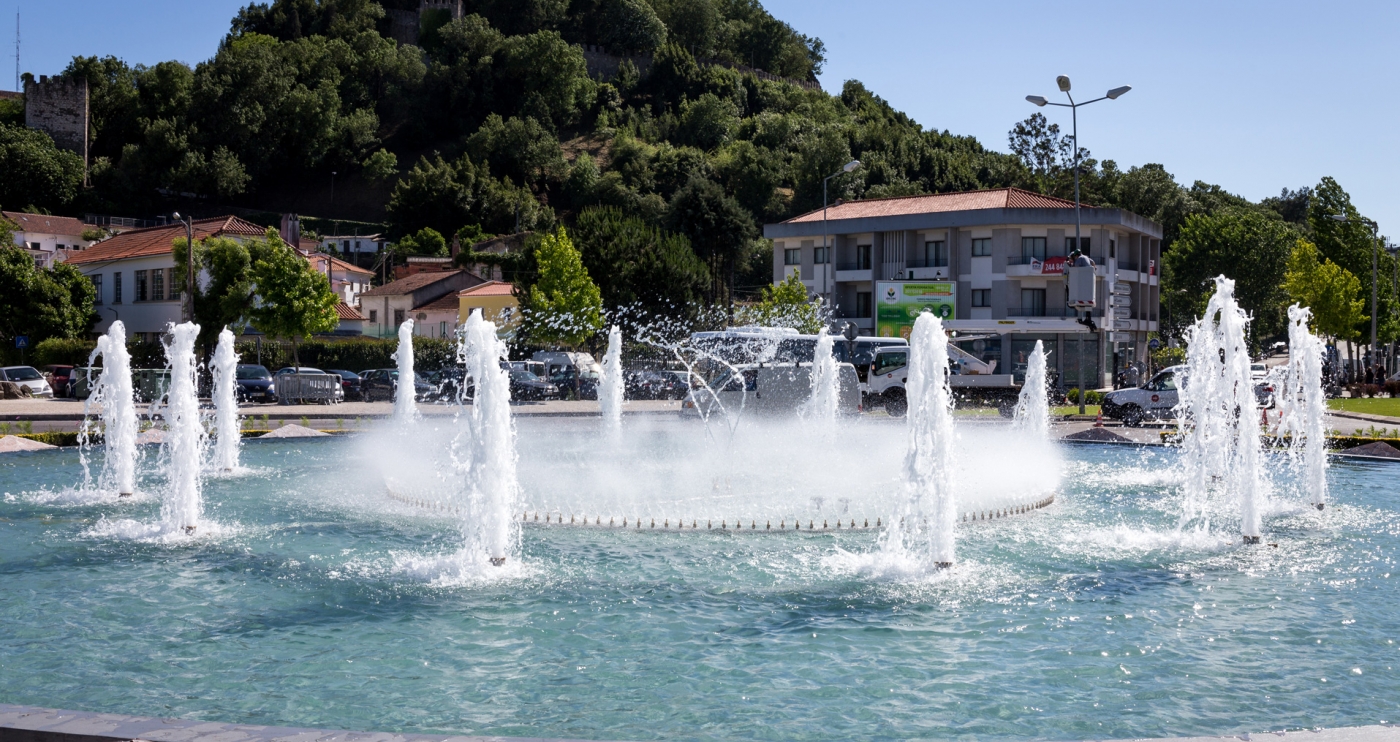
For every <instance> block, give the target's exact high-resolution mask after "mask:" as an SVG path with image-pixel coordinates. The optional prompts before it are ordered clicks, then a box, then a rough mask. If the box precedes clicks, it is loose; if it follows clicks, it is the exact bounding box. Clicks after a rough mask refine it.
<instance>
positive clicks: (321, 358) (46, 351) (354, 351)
mask: <svg viewBox="0 0 1400 742" xmlns="http://www.w3.org/2000/svg"><path fill="white" fill-rule="evenodd" d="M96 347H97V343H95V342H94V341H92V340H62V339H58V338H49V339H48V340H44V341H43V342H40V343H39V344H38V345H36V346H34V365H35V366H37V367H39V368H43V367H44V366H47V365H51V364H52V365H67V366H86V365H87V362H88V358H89V357H90V356H91V355H92V351H93V348H96ZM398 347H399V341H398V340H397V339H395V338H347V339H344V340H308V341H306V342H304V343H301V345H300V346H299V348H298V355H299V356H300V357H301V364H302V365H303V366H311V367H312V368H320V369H331V368H337V369H345V370H347V371H354V372H356V373H358V372H361V371H367V370H369V369H372V368H391V367H393V366H394V365H395V363H394V358H393V356H394V352H395V351H397V350H398ZM234 348H235V349H236V350H237V351H238V355H239V360H240V362H242V363H257V362H258V357H259V353H258V343H257V341H256V340H246V339H245V340H240V341H239V342H237V343H236V344H235V345H234ZM127 351H128V352H129V353H131V367H132V368H165V348H164V347H163V346H162V345H161V344H160V343H159V342H140V341H136V340H132V341H130V342H128V343H127ZM456 362H457V344H456V343H455V342H454V341H452V340H442V339H438V338H414V339H413V363H414V367H415V368H416V370H418V371H422V372H424V373H427V372H430V371H436V370H438V369H440V368H443V367H444V366H449V365H455V364H456ZM262 365H264V366H267V367H268V368H269V369H270V370H273V371H276V370H277V369H279V368H282V367H284V366H290V365H292V344H291V343H287V342H279V341H269V340H264V341H263V343H262Z"/></svg>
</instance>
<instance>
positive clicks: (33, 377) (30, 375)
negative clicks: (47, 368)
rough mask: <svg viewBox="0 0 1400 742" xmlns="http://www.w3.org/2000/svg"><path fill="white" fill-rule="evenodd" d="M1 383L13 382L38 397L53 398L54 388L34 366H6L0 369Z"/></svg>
mask: <svg viewBox="0 0 1400 742" xmlns="http://www.w3.org/2000/svg"><path fill="white" fill-rule="evenodd" d="M0 381H12V382H14V383H16V384H18V385H20V386H22V387H24V388H26V389H28V390H29V393H30V394H33V395H34V396H36V397H52V396H53V387H51V386H49V382H47V381H44V375H43V374H41V373H39V371H38V369H36V368H34V367H33V366H6V367H4V368H0Z"/></svg>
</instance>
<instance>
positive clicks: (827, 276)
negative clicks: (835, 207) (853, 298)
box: [822, 160, 860, 303]
mask: <svg viewBox="0 0 1400 742" xmlns="http://www.w3.org/2000/svg"><path fill="white" fill-rule="evenodd" d="M858 167H860V160H851V161H850V162H848V163H846V164H845V165H842V166H841V169H840V170H837V171H836V172H834V173H832V174H831V175H828V176H826V177H825V178H822V249H823V250H825V251H826V268H824V269H823V270H822V293H823V294H824V295H826V297H827V302H828V303H830V302H831V296H830V294H831V267H832V258H831V245H830V243H828V241H827V237H828V234H827V231H826V184H827V182H829V181H830V180H831V179H832V178H835V177H836V176H838V175H844V174H846V173H849V172H851V171H852V170H855V169H856V168H858Z"/></svg>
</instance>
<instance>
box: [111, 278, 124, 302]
mask: <svg viewBox="0 0 1400 742" xmlns="http://www.w3.org/2000/svg"><path fill="white" fill-rule="evenodd" d="M112 303H113V304H120V303H122V273H121V271H117V272H116V273H113V274H112Z"/></svg>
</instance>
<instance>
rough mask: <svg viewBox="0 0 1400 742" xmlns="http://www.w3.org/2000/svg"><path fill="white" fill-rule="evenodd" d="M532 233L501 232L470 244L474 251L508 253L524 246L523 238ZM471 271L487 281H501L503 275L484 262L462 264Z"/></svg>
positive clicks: (496, 268)
mask: <svg viewBox="0 0 1400 742" xmlns="http://www.w3.org/2000/svg"><path fill="white" fill-rule="evenodd" d="M532 234H534V233H533V232H516V233H515V234H503V235H501V236H499V237H492V238H491V239H489V240H482V241H481V242H478V243H476V244H474V245H472V247H471V250H472V252H474V253H489V254H492V255H502V256H504V255H509V254H511V253H518V252H520V251H521V250H523V249H524V247H525V240H526V239H528V238H529V237H530V235H532ZM462 267H464V268H466V269H467V270H469V271H471V272H472V273H475V274H477V275H478V276H481V277H482V278H485V279H486V280H488V281H502V280H505V276H504V275H503V274H502V272H501V269H500V268H499V267H498V266H494V265H488V264H485V263H475V264H471V265H465V266H462Z"/></svg>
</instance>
